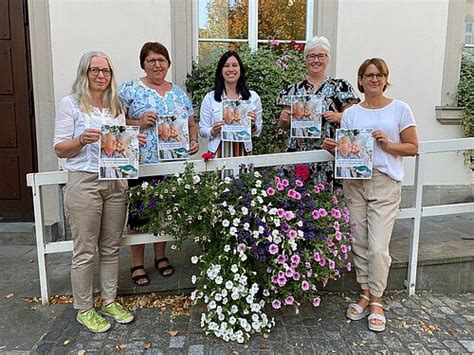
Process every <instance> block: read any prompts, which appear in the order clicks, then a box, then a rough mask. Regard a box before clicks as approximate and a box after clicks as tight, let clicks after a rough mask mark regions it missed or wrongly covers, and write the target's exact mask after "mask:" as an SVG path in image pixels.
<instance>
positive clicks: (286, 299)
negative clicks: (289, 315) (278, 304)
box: [285, 296, 295, 306]
mask: <svg viewBox="0 0 474 355" xmlns="http://www.w3.org/2000/svg"><path fill="white" fill-rule="evenodd" d="M293 303H295V298H294V297H293V296H288V297H287V298H285V304H287V305H289V306H291V305H292V304H293Z"/></svg>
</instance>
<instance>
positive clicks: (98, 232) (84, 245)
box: [54, 52, 144, 333]
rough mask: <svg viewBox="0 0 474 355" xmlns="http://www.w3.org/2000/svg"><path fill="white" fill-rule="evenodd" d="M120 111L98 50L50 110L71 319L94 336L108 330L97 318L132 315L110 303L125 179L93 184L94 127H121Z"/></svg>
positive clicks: (95, 161) (95, 158)
mask: <svg viewBox="0 0 474 355" xmlns="http://www.w3.org/2000/svg"><path fill="white" fill-rule="evenodd" d="M122 111H123V110H122V105H121V103H120V101H119V99H118V97H117V88H116V84H115V79H114V75H113V69H112V64H111V61H110V59H109V57H108V56H107V55H106V54H105V53H102V52H87V53H85V54H84V55H83V56H82V58H81V60H80V62H79V67H78V68H77V77H76V80H75V82H74V85H73V88H72V94H71V95H69V96H66V97H63V98H62V99H61V101H60V103H59V106H58V109H57V112H56V122H55V131H54V151H55V153H56V155H57V156H58V157H59V158H66V165H65V168H66V169H67V170H68V171H69V174H68V181H67V184H66V190H65V195H64V205H65V207H66V216H67V218H68V222H69V226H70V228H71V235H72V240H73V254H72V261H71V283H72V293H73V297H74V308H75V309H77V310H78V312H77V316H76V319H77V321H78V322H79V323H81V324H82V325H84V326H85V327H86V328H87V329H89V330H90V331H92V332H94V333H101V332H105V331H107V330H108V329H109V328H110V326H111V325H110V323H109V322H108V321H107V320H106V319H105V318H103V317H102V315H103V316H108V317H112V318H113V319H115V321H117V322H118V323H122V324H124V323H130V322H131V321H132V320H133V315H132V313H130V312H129V311H128V310H126V309H125V308H123V307H122V306H121V305H120V304H119V303H117V302H115V297H116V295H117V285H118V267H119V252H120V239H121V237H122V230H123V227H124V224H125V216H126V213H127V203H128V197H127V186H128V185H127V180H99V176H98V175H99V174H98V172H99V151H100V146H99V139H100V136H101V130H100V127H101V125H125V116H124V115H123V112H122ZM140 139H141V140H143V139H144V137H141V138H140ZM112 143H113V144H115V143H116V142H115V138H114V141H113V142H112ZM112 149H113V150H114V151H115V147H112ZM96 249H98V254H99V276H100V287H101V297H102V308H101V310H100V313H101V315H100V314H99V313H97V312H96V311H95V309H94V300H93V294H92V291H93V281H92V276H93V273H94V255H95V252H96Z"/></svg>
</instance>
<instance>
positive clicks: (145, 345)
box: [143, 343, 151, 350]
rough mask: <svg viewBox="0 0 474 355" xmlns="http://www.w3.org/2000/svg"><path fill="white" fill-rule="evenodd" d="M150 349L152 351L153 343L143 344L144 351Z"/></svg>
mask: <svg viewBox="0 0 474 355" xmlns="http://www.w3.org/2000/svg"><path fill="white" fill-rule="evenodd" d="M148 349H151V343H145V344H143V350H148Z"/></svg>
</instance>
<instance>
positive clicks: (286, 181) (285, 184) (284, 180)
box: [281, 179, 290, 187]
mask: <svg viewBox="0 0 474 355" xmlns="http://www.w3.org/2000/svg"><path fill="white" fill-rule="evenodd" d="M281 183H282V184H283V186H284V187H287V186H288V185H289V184H290V182H289V181H288V180H287V179H283V180H282V181H281Z"/></svg>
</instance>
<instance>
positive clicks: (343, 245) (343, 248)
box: [341, 244, 347, 254]
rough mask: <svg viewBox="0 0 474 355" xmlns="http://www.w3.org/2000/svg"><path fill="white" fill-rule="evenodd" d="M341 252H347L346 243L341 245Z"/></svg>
mask: <svg viewBox="0 0 474 355" xmlns="http://www.w3.org/2000/svg"><path fill="white" fill-rule="evenodd" d="M341 252H342V253H344V254H345V253H347V246H346V245H345V244H342V245H341Z"/></svg>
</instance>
